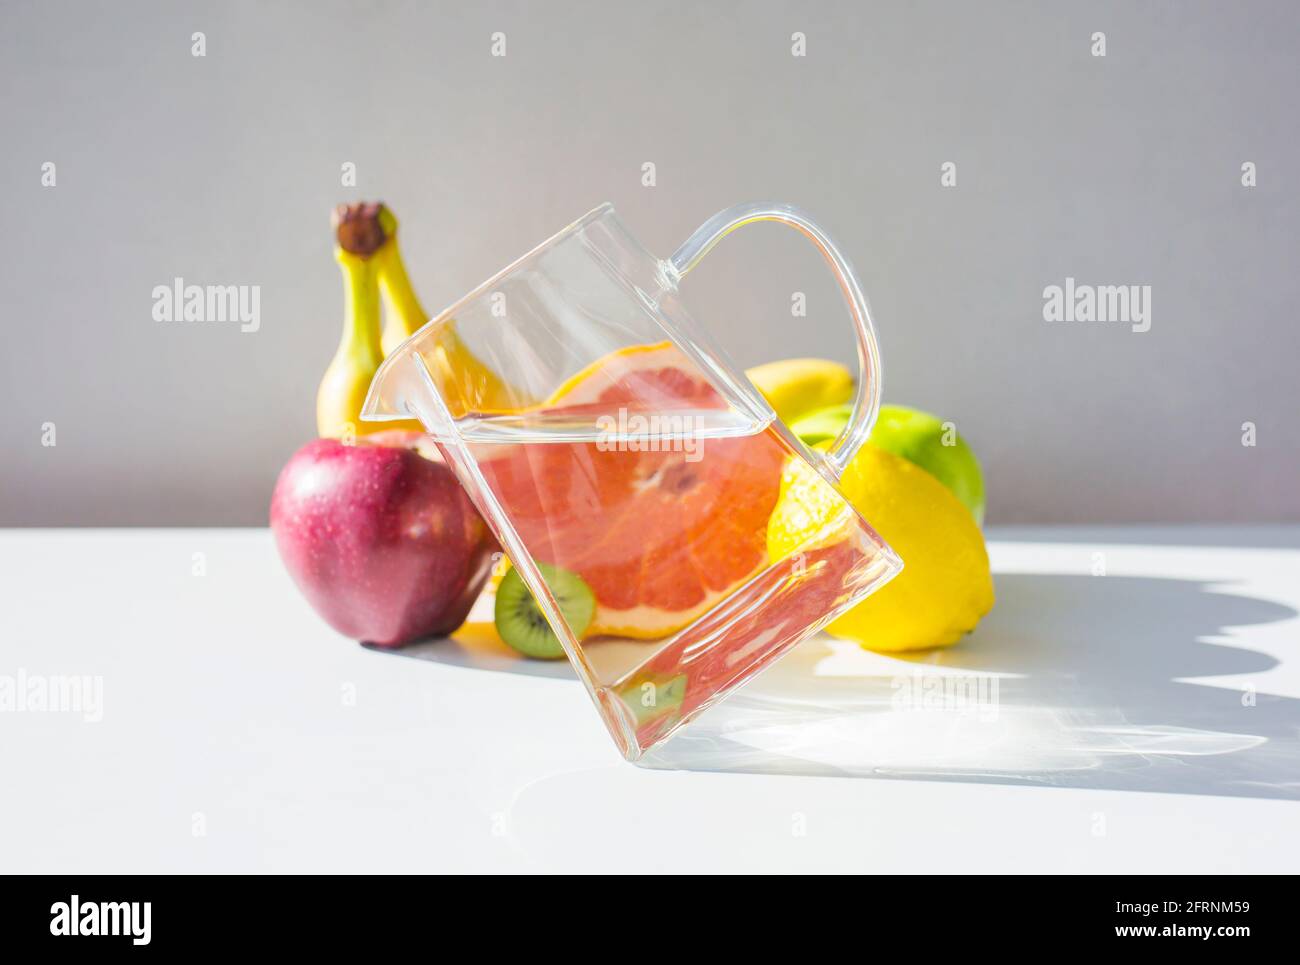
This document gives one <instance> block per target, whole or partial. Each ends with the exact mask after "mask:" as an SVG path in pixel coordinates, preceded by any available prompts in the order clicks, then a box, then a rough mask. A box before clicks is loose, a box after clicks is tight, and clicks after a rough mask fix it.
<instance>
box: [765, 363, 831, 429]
mask: <svg viewBox="0 0 1300 965" xmlns="http://www.w3.org/2000/svg"><path fill="white" fill-rule="evenodd" d="M745 374H746V375H748V376H749V380H750V381H751V382H753V383H754V386H755V387H756V388H757V389H758V391H759V392H761V393H762V394H763V398H765V399H767V401H768V403H769V404H770V405H771V406H772V408H773V409H775V410H776V414H777V417H778V418H780V420H781V421H782V422H784V423H785V424H786V425H791V424H793V423H794V422H797V421H798V420H799V419H802V418H803V417H804V416H806V415H808V414H810V413H812V412H816V411H817V410H818V409H824V408H826V407H827V406H832V405H839V404H840V403H843V402H848V401H850V400H851V399H852V398H853V392H854V387H853V373H852V372H850V371H849V370H848V369H847V368H845V367H844V366H843V365H840V364H839V363H838V362H831V361H828V360H827V359H782V360H781V361H779V362H768V363H766V364H764V365H756V366H754V367H753V368H752V369H748V370H746V372H745Z"/></svg>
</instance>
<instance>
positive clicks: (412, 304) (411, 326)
mask: <svg viewBox="0 0 1300 965" xmlns="http://www.w3.org/2000/svg"><path fill="white" fill-rule="evenodd" d="M375 261H376V262H377V263H378V267H379V287H380V288H381V289H382V290H383V293H384V297H385V298H386V299H388V305H389V307H390V308H391V309H392V310H393V314H394V315H396V316H397V317H396V318H395V319H393V320H392V321H391V322H390V327H392V328H393V329H394V331H395V334H399V335H400V336H401V339H404V338H406V337H407V336H410V335H414V334H415V333H416V332H417V331H418V330H419V329H420V328H421V327H422V326H423V325H424V323H425V322H427V321H428V320H429V316H428V315H427V314H426V313H425V311H424V306H423V305H421V304H420V299H419V297H418V296H417V295H416V294H415V288H414V286H413V285H412V284H411V276H410V275H408V274H407V273H406V263H405V262H403V261H402V252H401V249H399V248H398V247H397V236H396V235H395V234H394V235H392V236H390V237H389V238H388V239H387V240H385V241H384V243H383V245H381V246H380V248H379V250H378V251H377V252H376V253H375ZM401 339H395V340H394V341H400V340H401ZM385 341H388V339H387V338H386V339H385Z"/></svg>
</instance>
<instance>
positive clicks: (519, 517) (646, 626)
mask: <svg viewBox="0 0 1300 965" xmlns="http://www.w3.org/2000/svg"><path fill="white" fill-rule="evenodd" d="M541 408H542V409H544V410H545V412H544V415H545V416H547V417H550V416H551V415H553V414H557V415H560V416H564V417H581V418H583V419H591V418H609V419H613V420H618V419H619V418H620V411H621V412H622V413H623V418H625V419H626V418H627V417H628V415H629V413H630V414H632V415H636V414H642V415H652V414H655V413H659V414H663V415H673V414H683V413H687V412H692V411H695V412H699V411H701V410H708V409H725V408H726V402H725V400H724V399H723V398H722V397H721V396H720V395H719V394H718V392H717V390H716V389H714V388H713V386H712V385H711V384H710V383H709V382H708V380H707V379H705V378H704V376H703V374H702V373H700V371H699V370H698V369H697V368H696V366H695V365H694V364H693V363H692V362H691V361H690V360H689V359H688V358H687V357H686V356H685V355H684V354H683V353H682V352H681V350H679V349H678V348H677V347H676V346H675V345H673V344H672V343H671V342H662V343H658V344H655V345H638V346H633V347H630V348H625V349H621V350H619V351H617V352H614V353H611V354H609V355H607V356H605V357H603V358H601V359H599V360H597V361H596V362H595V363H593V364H592V365H589V366H588V367H587V368H585V369H583V370H582V371H581V372H579V373H578V374H577V375H575V376H574V377H573V378H571V379H569V380H568V381H567V382H566V383H565V384H564V385H563V386H562V387H561V388H560V389H559V390H558V391H557V392H556V393H555V394H554V395H553V396H552V397H551V398H550V399H549V400H547V402H546V403H545V404H544V406H543V407H541ZM646 442H647V443H648V444H643V443H642V442H641V440H639V439H633V440H630V441H628V440H626V439H624V440H620V441H618V442H614V443H609V442H606V443H595V442H581V443H569V442H530V443H528V444H522V445H509V446H503V447H502V451H501V452H500V453H499V454H491V453H487V454H486V455H487V458H483V459H481V460H480V463H479V466H480V469H481V471H482V472H483V476H484V479H485V480H486V482H487V483H488V485H489V487H490V488H491V489H492V491H493V492H494V494H495V495H496V497H497V499H499V500H500V501H501V504H502V505H503V507H504V508H505V511H506V514H507V515H508V516H509V517H510V520H511V522H512V523H513V524H514V526H515V528H516V530H517V531H518V532H519V535H520V537H521V538H522V540H523V542H524V545H525V546H527V547H528V550H529V552H530V553H531V554H532V555H533V557H534V559H536V560H538V561H539V562H542V563H548V564H550V565H553V566H559V567H562V568H564V569H567V570H570V571H572V572H574V573H577V574H578V575H579V576H581V577H582V579H583V580H584V581H585V582H586V583H587V585H588V586H589V587H591V590H592V592H593V594H594V595H595V597H596V615H595V618H594V619H593V621H592V625H591V629H590V631H589V632H590V634H592V635H612V636H621V637H632V638H635V639H646V640H649V639H656V638H659V637H663V636H667V635H669V634H672V633H675V632H677V631H678V630H681V629H682V628H683V627H685V626H687V625H689V624H690V623H691V622H692V621H694V620H695V619H696V618H697V617H699V616H700V615H701V614H702V613H704V612H705V611H707V610H708V609H709V608H710V607H712V606H713V605H714V604H715V603H717V602H718V601H719V600H720V599H722V598H723V597H725V596H727V595H728V594H729V593H731V592H732V591H733V590H735V589H736V587H738V586H739V585H741V584H742V583H744V582H745V581H746V580H748V579H750V578H751V577H752V576H753V575H754V574H755V573H757V572H758V571H759V570H761V569H762V568H763V567H764V566H765V565H766V564H767V561H768V554H767V525H768V519H769V517H770V516H771V514H772V510H773V509H774V508H775V506H776V501H777V497H778V495H779V491H780V483H781V468H782V464H783V461H784V457H785V452H784V450H783V449H782V447H781V446H780V445H779V444H778V443H777V442H776V441H775V440H774V439H773V438H772V437H771V436H770V435H769V434H768V433H767V432H759V433H757V434H754V435H748V436H738V437H732V438H700V437H698V436H697V437H695V438H690V439H687V440H685V441H684V442H683V441H682V440H680V439H676V440H674V439H672V438H665V437H664V436H662V435H653V436H650V437H646ZM642 450H648V451H642ZM656 450H661V451H656Z"/></svg>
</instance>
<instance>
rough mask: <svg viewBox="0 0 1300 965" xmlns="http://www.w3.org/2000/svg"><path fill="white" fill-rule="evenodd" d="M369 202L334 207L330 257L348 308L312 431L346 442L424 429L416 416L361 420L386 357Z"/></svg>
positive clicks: (322, 385)
mask: <svg viewBox="0 0 1300 965" xmlns="http://www.w3.org/2000/svg"><path fill="white" fill-rule="evenodd" d="M373 215H374V211H373V206H371V205H340V206H339V207H338V208H336V209H335V211H334V234H335V241H336V244H335V247H334V258H335V260H336V261H337V262H338V263H339V267H340V268H341V269H342V270H343V294H344V299H345V304H346V308H345V311H344V317H343V337H342V338H341V339H340V341H339V347H338V351H337V352H335V354H334V359H333V360H332V361H331V362H330V364H329V367H328V368H327V369H326V370H325V375H324V377H323V378H322V379H321V382H320V387H319V388H318V389H317V391H316V431H317V432H318V433H319V434H320V435H321V436H323V437H327V438H331V439H342V440H344V441H345V442H346V441H350V440H351V439H354V438H355V437H357V436H359V435H367V434H369V433H373V432H383V431H386V430H392V429H414V430H416V431H423V430H422V427H421V426H420V424H419V423H418V422H416V421H414V420H410V419H407V420H402V421H401V422H365V421H363V420H362V419H361V406H362V404H363V403H364V402H365V400H366V392H367V391H368V390H369V388H370V380H371V378H373V377H374V374H375V371H376V369H378V368H379V363H380V362H382V361H383V360H384V355H383V350H382V348H381V346H380V335H379V317H380V309H379V264H378V261H377V260H376V258H375V257H374V255H375V249H376V244H377V243H378V238H377V235H376V233H375V231H374V229H373V224H372V222H373V220H374V218H373Z"/></svg>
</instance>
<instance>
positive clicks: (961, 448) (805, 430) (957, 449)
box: [790, 404, 984, 526]
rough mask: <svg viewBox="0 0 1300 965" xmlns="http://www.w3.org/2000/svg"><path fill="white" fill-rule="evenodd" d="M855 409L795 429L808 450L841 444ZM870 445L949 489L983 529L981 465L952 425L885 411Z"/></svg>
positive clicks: (829, 412)
mask: <svg viewBox="0 0 1300 965" xmlns="http://www.w3.org/2000/svg"><path fill="white" fill-rule="evenodd" d="M852 411H853V406H852V405H847V404H846V405H834V406H830V407H828V408H825V409H818V410H817V411H816V412H813V413H811V414H810V415H807V416H805V417H804V418H802V419H800V420H799V421H798V422H796V423H795V424H794V425H792V426H791V427H790V428H791V429H792V430H793V431H794V434H795V435H797V436H798V437H799V438H800V439H802V440H803V441H804V443H805V444H806V445H809V446H812V445H816V444H817V443H819V442H824V441H826V440H827V439H834V438H836V437H837V436H838V435H839V434H840V432H841V431H842V430H843V429H844V426H845V425H846V424H847V423H848V421H849V415H850V414H851V413H852ZM867 441H868V443H869V444H870V445H873V446H878V447H879V448H881V449H884V450H885V451H886V452H892V453H893V454H894V455H896V456H902V457H903V458H904V459H906V460H908V461H909V462H913V463H915V464H916V465H918V466H920V467H921V468H922V469H924V470H925V471H926V472H928V473H929V474H930V475H932V476H934V477H935V478H936V479H938V480H939V481H940V482H941V483H943V484H944V485H945V486H947V487H948V488H949V489H950V490H952V493H953V495H954V496H956V497H957V499H958V500H960V501H961V503H962V505H964V506H965V507H966V508H967V509H969V510H970V511H971V514H972V515H973V516H974V517H975V522H976V523H978V524H979V525H981V526H983V525H984V477H983V475H982V474H981V473H980V464H979V461H978V460H977V459H976V458H975V453H974V452H972V451H971V447H970V446H968V445H967V444H966V440H965V439H963V438H962V437H961V436H960V435H959V434H958V433H957V431H956V429H955V428H952V427H951V424H950V423H944V421H943V420H942V419H940V418H939V417H938V416H935V415H931V414H930V413H929V412H922V411H920V410H919V409H910V408H908V407H907V406H905V405H882V406H881V407H880V415H879V416H878V417H877V419H876V425H875V427H874V428H873V429H872V430H871V438H870V439H868V440H867Z"/></svg>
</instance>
